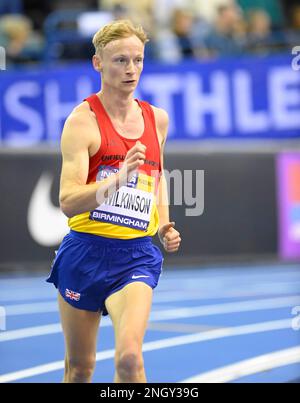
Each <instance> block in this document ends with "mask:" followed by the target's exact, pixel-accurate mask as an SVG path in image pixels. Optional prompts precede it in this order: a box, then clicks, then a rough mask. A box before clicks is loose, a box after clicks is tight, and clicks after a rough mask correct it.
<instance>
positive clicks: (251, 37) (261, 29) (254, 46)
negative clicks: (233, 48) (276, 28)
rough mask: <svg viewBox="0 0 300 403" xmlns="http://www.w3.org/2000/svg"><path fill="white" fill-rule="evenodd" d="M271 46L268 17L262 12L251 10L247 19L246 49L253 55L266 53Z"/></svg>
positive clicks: (270, 30)
mask: <svg viewBox="0 0 300 403" xmlns="http://www.w3.org/2000/svg"><path fill="white" fill-rule="evenodd" d="M271 45H272V29H271V18H270V16H269V15H268V14H267V13H266V12H265V11H264V10H259V9H257V10H251V11H250V12H249V17H248V40H247V47H248V49H249V50H251V52H255V53H268V52H269V47H270V46H271Z"/></svg>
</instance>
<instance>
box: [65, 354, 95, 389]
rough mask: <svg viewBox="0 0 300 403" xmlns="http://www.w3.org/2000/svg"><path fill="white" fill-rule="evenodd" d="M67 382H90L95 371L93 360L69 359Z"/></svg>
mask: <svg viewBox="0 0 300 403" xmlns="http://www.w3.org/2000/svg"><path fill="white" fill-rule="evenodd" d="M67 365H68V379H69V382H74V383H84V382H91V380H92V376H93V372H94V369H95V358H85V359H83V360H79V359H72V358H71V359H69V360H68V364H67Z"/></svg>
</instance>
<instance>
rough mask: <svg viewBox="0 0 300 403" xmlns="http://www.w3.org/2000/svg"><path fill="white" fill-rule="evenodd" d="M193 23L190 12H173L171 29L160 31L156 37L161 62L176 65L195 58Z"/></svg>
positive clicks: (157, 53) (158, 56) (178, 10)
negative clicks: (185, 59)
mask: <svg viewBox="0 0 300 403" xmlns="http://www.w3.org/2000/svg"><path fill="white" fill-rule="evenodd" d="M193 23H194V19H193V16H192V14H191V13H190V12H189V11H186V10H184V9H174V10H173V14H172V16H171V22H170V28H168V29H158V31H157V33H156V35H155V49H156V56H157V58H158V59H159V60H161V61H165V62H171V63H176V62H179V61H180V60H182V59H184V58H190V57H193V55H194V49H193V42H192V39H191V36H192V30H193Z"/></svg>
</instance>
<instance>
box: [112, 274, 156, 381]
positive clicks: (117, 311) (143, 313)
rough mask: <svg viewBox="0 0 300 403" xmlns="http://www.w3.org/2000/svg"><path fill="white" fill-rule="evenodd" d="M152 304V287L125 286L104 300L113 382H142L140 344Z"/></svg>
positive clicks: (137, 283) (144, 379) (143, 379)
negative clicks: (111, 346) (109, 326)
mask: <svg viewBox="0 0 300 403" xmlns="http://www.w3.org/2000/svg"><path fill="white" fill-rule="evenodd" d="M151 304H152V288H151V287H149V286H148V285H147V284H145V283H142V282H134V283H130V284H128V285H126V286H125V287H124V288H123V289H122V290H120V291H118V292H116V293H114V294H112V295H110V296H109V297H108V298H107V299H106V302H105V305H106V309H107V311H108V313H109V314H110V317H111V319H112V322H113V326H114V331H115V342H116V353H115V369H116V372H115V379H114V381H115V382H135V383H136V382H146V376H145V370H144V361H143V356H142V344H143V339H144V335H145V331H146V327H147V322H148V318H149V314H150V309H151Z"/></svg>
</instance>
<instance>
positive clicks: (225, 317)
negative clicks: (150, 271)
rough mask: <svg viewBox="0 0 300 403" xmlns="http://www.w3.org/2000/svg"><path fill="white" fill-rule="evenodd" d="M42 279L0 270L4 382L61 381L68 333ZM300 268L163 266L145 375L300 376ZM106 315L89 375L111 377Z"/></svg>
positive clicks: (197, 378)
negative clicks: (14, 274)
mask: <svg viewBox="0 0 300 403" xmlns="http://www.w3.org/2000/svg"><path fill="white" fill-rule="evenodd" d="M45 278H46V275H45V276H41V275H38V276H37V275H35V276H33V275H31V276H28V277H25V276H22V277H19V276H11V277H9V276H7V275H2V276H1V277H0V314H1V316H0V327H1V330H0V357H1V358H0V382H1V383H3V382H4V383H6V382H22V383H24V382H61V380H62V377H63V366H64V362H63V360H64V340H63V334H62V331H61V326H60V321H59V313H58V308H57V301H56V297H57V295H56V290H55V288H54V287H53V286H52V285H50V284H48V283H46V282H45V281H44V280H45ZM299 328H300V268H299V265H296V264H295V265H292V264H289V265H281V266H279V265H275V266H270V265H268V266H250V265H249V266H247V267H245V266H243V267H234V268H227V267H214V268H201V269H197V268H191V267H187V268H177V269H175V268H173V267H170V268H168V269H167V270H166V269H165V270H164V272H163V274H162V276H161V279H160V283H159V286H158V287H157V288H156V290H155V292H154V300H153V306H152V313H151V317H150V322H149V326H148V330H147V333H146V337H145V340H144V360H145V367H146V373H147V378H148V382H162V383H168V382H197V383H198V382H235V383H239V382H268V383H278V382H299V380H300V343H299V342H300V330H299ZM113 348H114V336H113V328H112V324H111V321H110V319H109V318H108V317H105V318H102V320H101V325H100V332H99V336H98V350H97V351H98V353H97V366H96V370H95V374H94V377H93V382H112V380H113V375H114V367H113V357H114V350H113Z"/></svg>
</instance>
